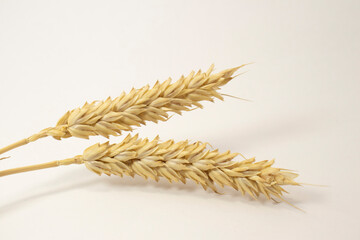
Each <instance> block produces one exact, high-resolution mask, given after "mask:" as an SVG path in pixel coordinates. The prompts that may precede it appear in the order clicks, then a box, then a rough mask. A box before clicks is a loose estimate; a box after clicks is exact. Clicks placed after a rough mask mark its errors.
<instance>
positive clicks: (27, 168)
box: [0, 158, 81, 177]
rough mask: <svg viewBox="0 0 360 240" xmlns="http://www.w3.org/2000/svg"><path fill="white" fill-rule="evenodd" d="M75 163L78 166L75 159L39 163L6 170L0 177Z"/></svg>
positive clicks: (77, 161) (1, 172)
mask: <svg viewBox="0 0 360 240" xmlns="http://www.w3.org/2000/svg"><path fill="white" fill-rule="evenodd" d="M75 163H78V164H80V163H81V162H79V160H78V159H77V158H68V159H64V160H58V161H52V162H47V163H41V164H36V165H31V166H25V167H19V168H12V169H8V170H4V171H0V177H3V176H7V175H12V174H17V173H23V172H30V171H35V170H40V169H46V168H53V167H58V166H61V165H70V164H75Z"/></svg>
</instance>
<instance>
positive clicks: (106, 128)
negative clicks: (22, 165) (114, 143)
mask: <svg viewBox="0 0 360 240" xmlns="http://www.w3.org/2000/svg"><path fill="white" fill-rule="evenodd" d="M243 66H245V65H241V66H239V67H235V68H230V69H226V70H223V71H221V72H219V73H216V74H213V73H212V71H213V68H214V65H211V67H210V68H209V69H208V70H207V71H206V72H201V70H199V71H198V72H197V73H195V72H194V71H192V72H191V73H190V74H189V75H188V76H186V77H185V76H181V78H180V79H179V80H178V81H176V82H174V83H171V81H172V80H171V78H169V79H168V80H166V81H164V82H162V83H159V82H156V83H155V84H154V86H153V87H150V86H149V85H147V86H145V87H143V88H140V89H132V90H131V91H130V92H129V93H127V94H126V93H124V92H123V93H122V94H121V95H120V96H118V97H116V98H114V99H111V98H110V97H109V98H108V99H106V100H105V101H94V102H92V103H85V104H84V105H83V106H82V107H80V108H76V109H73V110H71V111H68V112H67V113H66V114H65V115H64V116H63V117H61V118H60V120H59V121H58V123H57V125H56V126H55V127H49V128H46V129H44V130H42V131H40V132H39V133H37V134H34V135H32V136H30V137H28V138H26V139H23V140H21V141H19V142H17V143H14V144H11V145H9V146H7V147H4V148H2V149H0V154H3V153H5V152H7V151H9V150H11V149H14V148H17V147H20V146H23V145H25V144H27V143H30V142H34V141H36V140H38V139H39V138H43V137H48V136H51V137H53V138H55V139H57V140H61V139H63V138H69V137H79V138H85V139H88V138H89V137H90V136H95V135H102V136H104V137H107V138H108V137H109V136H110V135H113V136H118V135H121V133H122V132H123V131H132V129H133V127H134V126H138V127H139V126H141V125H145V124H146V122H149V121H150V122H155V123H157V122H158V121H166V120H168V119H169V113H170V112H173V113H177V114H180V115H181V114H182V112H184V111H191V110H193V109H194V107H197V108H202V107H203V106H202V105H201V104H200V102H201V101H211V102H213V101H214V98H218V99H220V100H223V97H222V95H221V94H220V93H219V92H218V90H219V89H220V87H221V86H223V85H225V84H226V83H228V82H229V81H230V80H232V79H233V78H234V77H235V76H233V74H234V73H235V72H236V71H237V70H238V69H239V68H241V67H243Z"/></svg>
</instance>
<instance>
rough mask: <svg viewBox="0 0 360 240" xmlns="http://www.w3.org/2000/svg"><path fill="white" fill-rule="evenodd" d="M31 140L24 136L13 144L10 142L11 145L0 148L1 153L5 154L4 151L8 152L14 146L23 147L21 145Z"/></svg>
mask: <svg viewBox="0 0 360 240" xmlns="http://www.w3.org/2000/svg"><path fill="white" fill-rule="evenodd" d="M28 143H29V141H28V140H27V138H24V139H22V140H20V141H18V142H16V143H13V144H10V145H9V146H6V147H4V148H0V154H3V153H6V152H8V151H10V150H12V149H14V148H17V147H21V146H24V145H26V144H28Z"/></svg>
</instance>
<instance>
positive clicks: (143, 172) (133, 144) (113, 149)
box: [77, 135, 299, 200]
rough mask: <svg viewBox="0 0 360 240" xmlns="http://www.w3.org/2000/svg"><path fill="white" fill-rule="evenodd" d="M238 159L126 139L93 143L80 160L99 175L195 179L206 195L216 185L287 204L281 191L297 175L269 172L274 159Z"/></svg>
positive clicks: (199, 148) (188, 146) (189, 146)
mask: <svg viewBox="0 0 360 240" xmlns="http://www.w3.org/2000/svg"><path fill="white" fill-rule="evenodd" d="M237 155H238V154H237V153H231V152H230V151H227V152H224V153H220V152H218V150H213V151H210V150H209V149H207V144H206V143H201V142H195V143H189V142H188V141H181V142H174V141H173V140H168V141H166V142H161V143H160V142H159V138H158V137H156V138H155V139H154V140H152V141H149V140H148V139H147V138H145V139H140V138H138V136H137V135H135V136H133V137H132V136H131V135H128V136H127V137H126V138H125V139H124V140H123V141H122V142H121V143H119V144H112V145H110V144H109V143H104V144H95V145H93V146H91V147H89V148H87V149H86V150H85V151H84V153H83V155H82V156H77V159H78V161H80V162H81V163H84V164H85V165H86V167H87V168H88V169H90V170H91V171H93V172H95V173H97V174H99V175H101V174H102V173H104V174H107V175H109V176H110V175H111V174H114V175H118V176H121V177H122V176H123V175H128V176H132V177H133V176H134V175H135V174H137V175H140V176H142V177H144V178H145V179H148V178H150V179H153V180H155V181H158V180H159V178H160V177H164V178H165V179H167V180H168V181H169V182H179V181H180V182H183V183H186V179H191V180H192V181H194V182H195V183H197V184H200V185H201V186H202V187H203V188H204V189H205V190H206V189H207V188H210V189H212V190H213V191H214V192H217V188H216V187H215V184H217V185H219V186H221V187H224V186H229V187H232V188H234V189H236V190H238V191H241V193H242V194H243V195H244V194H245V193H247V194H249V195H250V196H251V197H253V198H255V199H257V197H258V196H259V195H260V194H263V195H264V196H265V197H266V198H267V199H271V198H272V196H275V197H277V198H279V199H281V200H284V199H283V198H282V197H281V195H282V193H283V192H286V191H285V190H284V189H283V188H282V187H281V186H282V185H299V184H298V183H296V182H295V181H294V180H293V179H294V178H295V177H297V176H298V175H297V174H295V173H293V172H291V171H284V170H282V169H279V168H273V167H271V166H272V165H273V163H274V160H271V161H267V160H265V161H261V162H255V159H254V158H252V159H247V160H244V161H241V162H238V161H233V159H234V158H235V157H236V156H237Z"/></svg>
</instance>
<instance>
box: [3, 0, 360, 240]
mask: <svg viewBox="0 0 360 240" xmlns="http://www.w3.org/2000/svg"><path fill="white" fill-rule="evenodd" d="M359 16H360V4H359V1H314V0H311V1H209V0H208V1H74V0H72V1H45V0H44V1H16V0H12V1H10V0H8V1H5V0H0V69H1V70H0V107H1V124H0V132H1V134H0V145H1V146H5V145H7V144H9V143H12V142H14V141H17V140H20V139H22V138H24V137H28V136H29V135H31V134H33V133H36V132H37V131H39V130H41V129H43V128H46V127H50V126H53V125H54V124H55V123H56V122H57V120H58V118H60V117H61V116H62V115H63V114H64V113H65V112H66V111H67V110H70V109H72V108H75V107H78V106H80V105H82V104H83V103H85V101H92V100H97V99H105V98H106V97H108V96H112V97H116V96H117V95H119V94H120V92H121V91H122V90H125V91H127V92H128V91H129V90H130V89H131V87H136V88H139V87H142V86H144V85H145V84H147V83H150V84H153V83H154V82H155V81H156V80H157V79H159V80H161V81H163V80H165V79H166V78H167V77H169V76H171V77H173V79H177V78H179V77H180V76H181V74H188V73H189V72H190V71H191V70H192V69H195V70H197V69H199V68H201V69H203V70H206V69H207V68H208V67H209V66H210V64H211V63H215V64H216V71H219V70H223V69H225V68H228V67H234V66H237V65H240V64H243V63H249V62H255V64H252V65H249V66H247V67H246V68H244V70H243V71H248V72H247V73H245V74H244V75H242V76H240V77H238V78H236V79H234V80H233V81H232V82H230V83H229V84H228V85H227V86H225V87H224V88H223V90H222V92H223V93H227V94H232V95H236V96H239V97H243V98H248V99H251V100H252V102H244V101H240V100H237V99H232V98H226V100H225V101H224V102H221V101H216V102H215V104H214V103H205V104H204V105H205V108H204V109H203V110H196V111H193V112H188V113H185V114H183V116H174V117H173V118H172V119H171V120H169V121H168V122H162V123H160V124H158V125H156V124H153V123H149V124H148V125H147V126H145V127H141V128H139V129H137V130H136V131H135V132H139V133H140V135H141V136H142V137H154V136H156V135H157V134H159V135H160V137H161V139H163V140H166V139H170V138H173V139H175V140H184V139H191V140H201V141H208V142H210V143H211V144H212V145H213V146H215V147H218V148H220V149H221V150H227V149H231V150H232V151H235V152H241V153H242V154H244V155H246V156H247V157H252V156H256V158H257V160H264V159H272V158H276V164H275V166H277V167H282V168H289V169H294V170H296V171H298V172H299V174H300V177H299V178H298V179H297V180H298V181H299V182H305V183H313V184H322V185H328V187H314V186H304V187H287V188H286V189H287V190H289V192H290V194H288V195H286V198H287V200H288V201H290V202H291V203H293V204H295V205H296V206H298V207H300V208H302V209H304V210H305V211H306V213H302V212H300V211H298V210H296V209H294V208H292V207H290V206H289V205H287V204H285V203H280V204H274V203H272V202H268V201H266V200H264V199H260V200H259V201H253V200H251V199H250V198H249V197H242V196H241V195H240V193H237V192H235V191H232V190H225V194H224V195H220V196H219V195H216V194H213V193H211V192H205V191H203V190H202V188H201V187H199V186H197V185H195V184H187V185H182V184H169V183H167V182H166V181H161V182H160V183H155V182H153V181H145V180H143V179H141V178H136V179H131V178H128V177H126V178H123V179H121V178H118V177H116V176H113V177H107V176H102V177H99V176H97V175H95V174H94V173H92V172H90V171H88V170H87V169H86V168H85V167H84V166H78V165H74V166H67V167H59V168H54V169H48V170H42V171H38V172H31V173H24V174H19V175H13V176H7V177H4V178H1V179H0V239H1V240H10V239H52V240H55V239H89V240H90V239H145V238H146V239H247V240H248V239H278V240H280V239H360V230H359V217H360V214H359V213H360V209H359V197H360V190H359V189H360V188H359V183H360V181H359V180H360V177H359V176H360V174H359V169H360V159H359V156H360V151H359V143H360V139H359V134H360V129H359V120H360V114H359V100H360V98H359V90H360V84H359V81H360V80H359V76H360V71H359V69H360V65H359V63H360V61H359V57H360V46H359V43H360V31H359V29H360V17H359ZM122 138H123V137H118V138H112V139H111V141H112V142H119V141H121V140H122ZM104 141H106V139H104V138H101V137H93V138H91V140H90V141H86V140H82V139H77V138H71V139H66V140H63V141H61V142H59V141H56V140H54V139H51V138H46V139H42V140H39V141H37V142H35V143H33V144H30V145H27V146H25V147H22V148H19V149H17V150H14V151H12V152H9V153H8V154H6V156H7V155H10V156H11V158H10V159H7V160H3V161H1V162H0V169H7V168H12V167H18V166H23V165H28V164H36V163H41V162H46V161H51V160H57V159H64V158H67V157H71V156H74V155H77V154H81V153H82V151H83V150H84V149H85V148H86V147H88V146H90V145H91V144H93V143H96V142H104Z"/></svg>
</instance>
